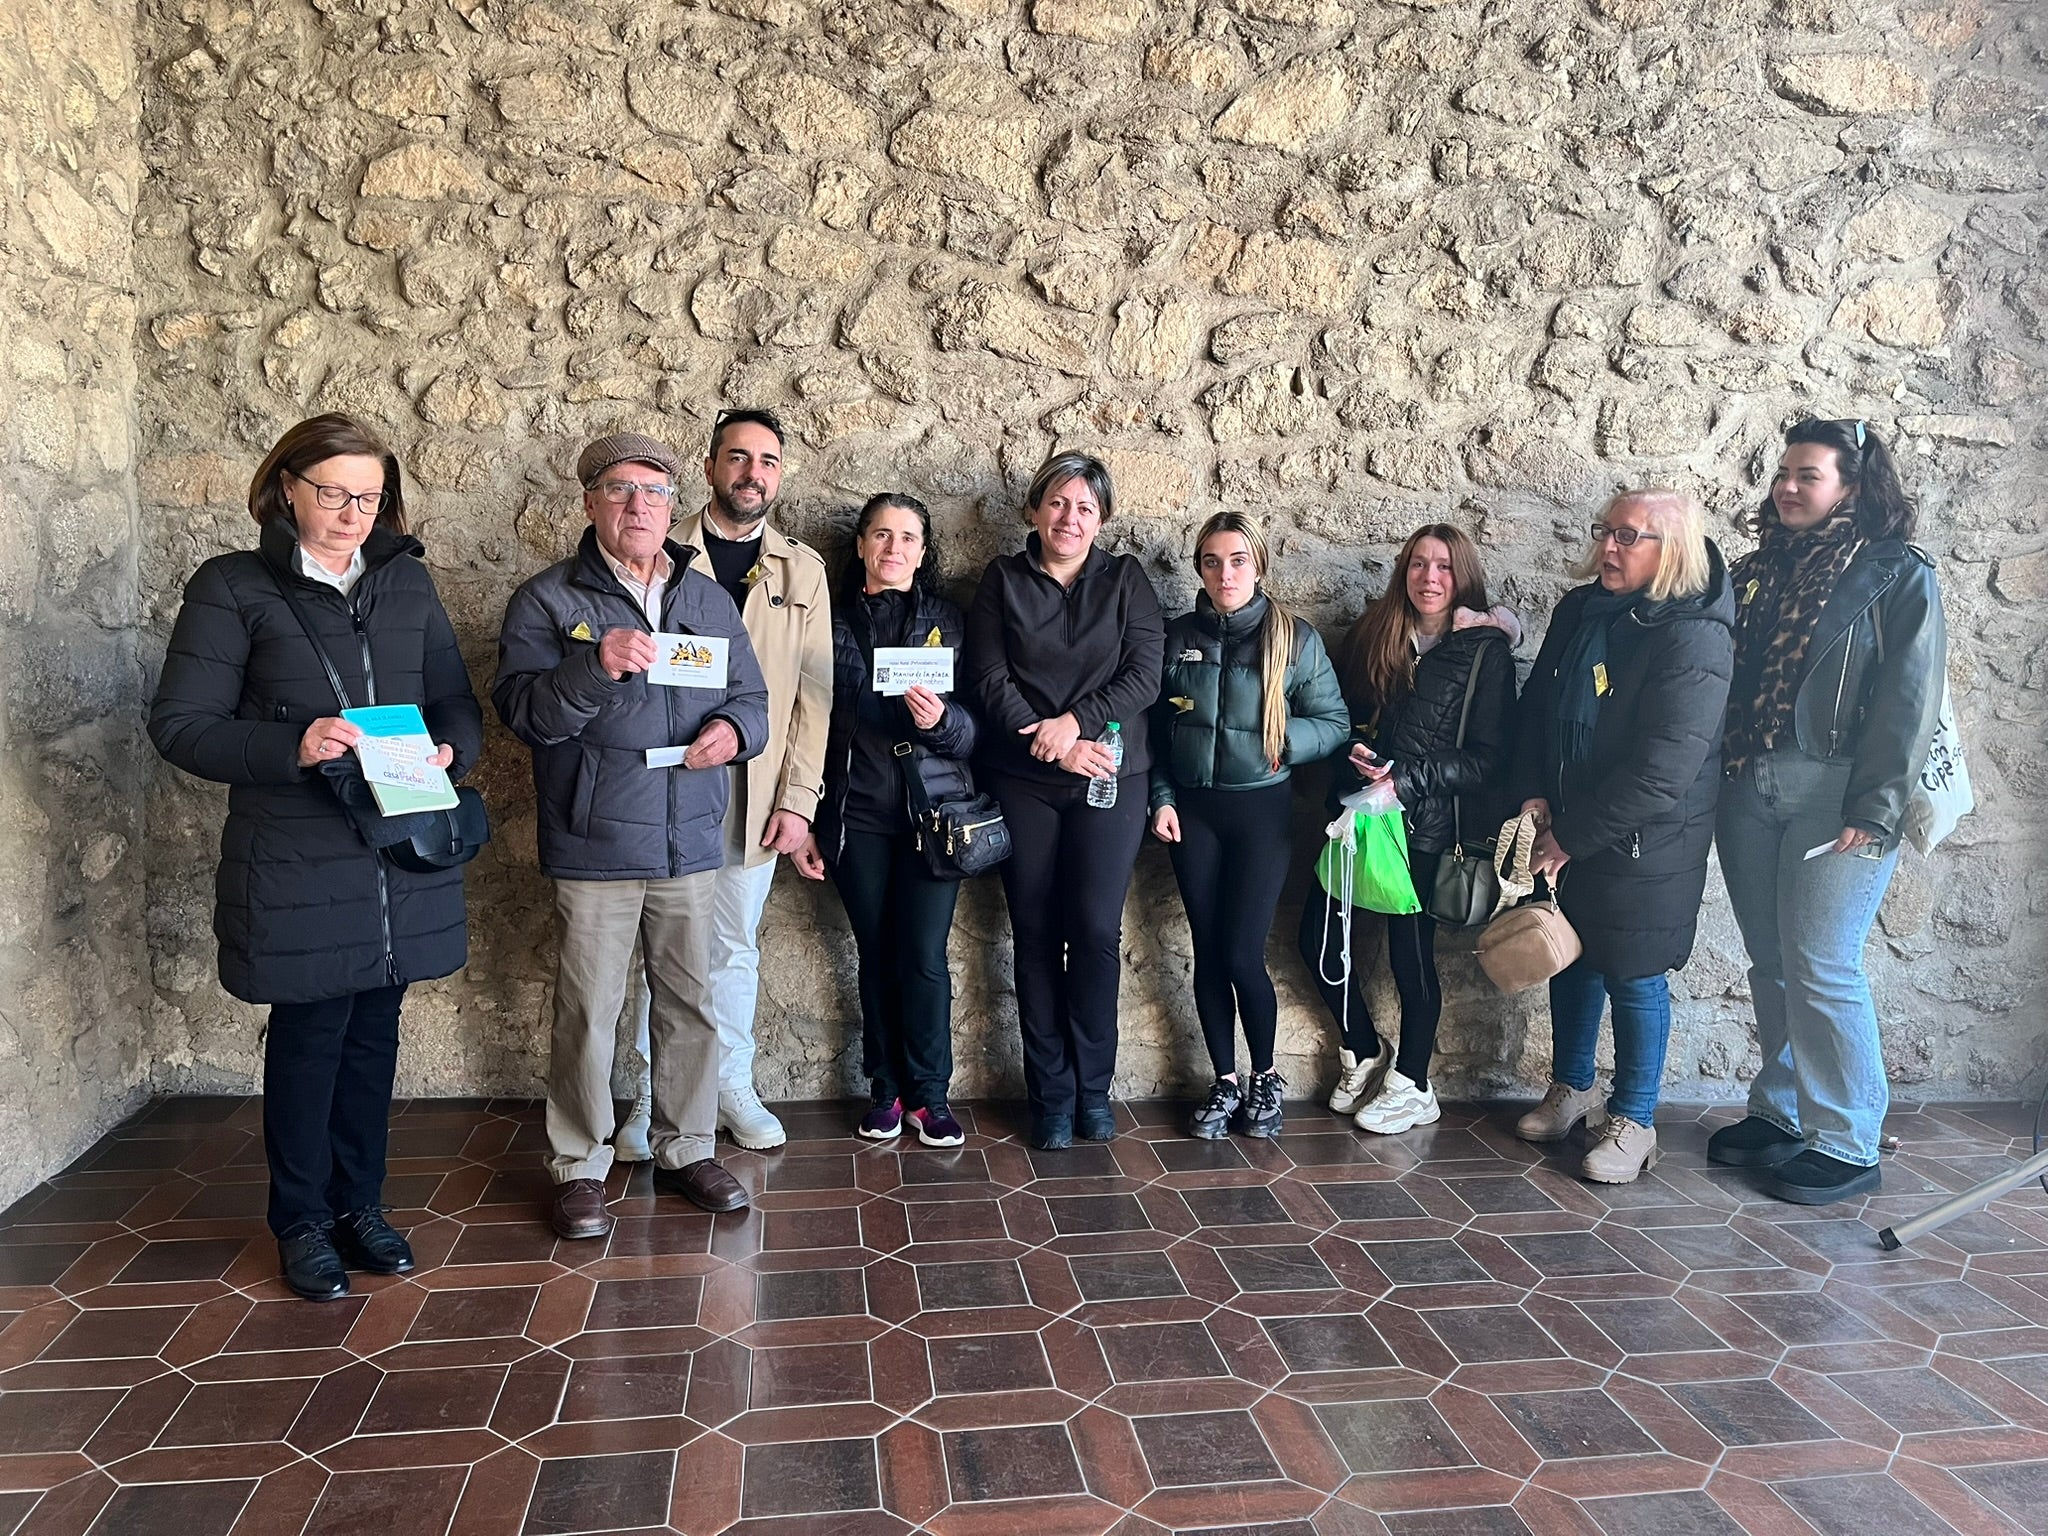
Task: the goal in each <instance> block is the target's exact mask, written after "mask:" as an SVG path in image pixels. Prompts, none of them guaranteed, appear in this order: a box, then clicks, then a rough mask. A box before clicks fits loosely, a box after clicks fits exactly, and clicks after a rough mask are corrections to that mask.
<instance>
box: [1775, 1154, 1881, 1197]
mask: <svg viewBox="0 0 2048 1536" xmlns="http://www.w3.org/2000/svg"><path fill="white" fill-rule="evenodd" d="M1883 1182H1884V1175H1883V1174H1882V1173H1881V1172H1879V1171H1878V1169H1877V1167H1876V1166H1875V1165H1872V1166H1871V1167H1868V1168H1865V1167H1864V1166H1862V1165H1861V1164H1860V1163H1845V1162H1843V1161H1842V1160H1841V1159H1840V1158H1838V1157H1829V1156H1828V1155H1827V1153H1825V1152H1816V1151H1814V1150H1812V1149H1811V1148H1809V1149H1808V1150H1806V1151H1804V1152H1802V1153H1800V1154H1799V1155H1798V1156H1797V1157H1793V1158H1788V1159H1786V1160H1785V1161H1784V1162H1782V1163H1780V1164H1778V1166H1777V1167H1775V1168H1773V1169H1771V1170H1770V1171H1769V1172H1768V1173H1766V1174H1765V1175H1764V1176H1763V1178H1762V1179H1761V1180H1760V1181H1759V1185H1760V1187H1761V1188H1762V1190H1763V1192H1764V1193H1765V1194H1767V1195H1769V1196H1771V1197H1772V1198H1773V1199H1777V1200H1784V1201H1788V1202H1790V1203H1791V1204H1793V1205H1832V1204H1834V1203H1835V1201H1837V1200H1849V1199H1853V1198H1854V1197H1855V1196H1857V1195H1874V1194H1876V1193H1877V1189H1878V1186H1879V1185H1880V1184H1882V1183H1883Z"/></svg>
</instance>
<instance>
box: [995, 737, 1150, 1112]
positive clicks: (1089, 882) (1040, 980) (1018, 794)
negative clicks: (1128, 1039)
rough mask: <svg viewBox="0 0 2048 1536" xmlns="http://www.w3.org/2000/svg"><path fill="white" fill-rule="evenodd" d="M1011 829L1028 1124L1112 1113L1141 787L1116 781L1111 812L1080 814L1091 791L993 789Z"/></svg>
mask: <svg viewBox="0 0 2048 1536" xmlns="http://www.w3.org/2000/svg"><path fill="white" fill-rule="evenodd" d="M989 788H990V790H991V791H992V792H993V793H994V795H995V797H996V799H997V800H998V801H1000V802H1001V804H1002V807H1003V819H1004V820H1005V821H1007V822H1008V823H1009V824H1010V845H1011V848H1012V850H1013V851H1012V852H1011V854H1010V857H1009V858H1007V859H1005V860H1004V861H1003V863H1002V865H1001V869H1002V874H1003V897H1004V900H1005V901H1006V902H1007V903H1008V904H1009V908H1010V932H1011V935H1012V936H1013V938H1014V939H1015V942H1016V947H1017V1023H1018V1026H1019V1028H1020V1029H1021V1031H1022V1033H1023V1036H1024V1092H1025V1095H1026V1096H1027V1097H1028V1098H1029V1100H1030V1102H1031V1113H1032V1114H1033V1115H1034V1116H1044V1115H1071V1114H1072V1113H1073V1112H1074V1106H1075V1104H1076V1103H1077V1102H1078V1103H1081V1104H1088V1105H1100V1104H1106V1103H1107V1102H1108V1101H1109V1083H1110V1079H1111V1078H1113V1077H1114V1076H1116V1012H1117V989H1118V984H1119V982H1120V981H1121V979H1122V976H1123V922H1124V893H1125V892H1126V891H1128V890H1129V889H1130V885H1131V866H1132V865H1134V864H1135V863H1136V862H1137V860H1138V843H1139V841H1140V839H1142V838H1143V837H1144V835H1145V789H1146V779H1145V775H1144V774H1142V773H1133V774H1129V775H1126V776H1125V777H1123V778H1121V779H1119V780H1118V781H1117V800H1116V804H1115V805H1113V806H1110V807H1108V808H1106V809H1098V808H1097V807H1095V806H1091V805H1089V804H1088V800H1087V797H1088V781H1087V780H1086V779H1082V778H1073V779H1072V781H1071V782H1070V783H1042V782H1040V781H1038V780H1036V779H1024V778H1017V777H1014V776H1012V775H1010V774H996V775H992V781H991V783H990V785H989Z"/></svg>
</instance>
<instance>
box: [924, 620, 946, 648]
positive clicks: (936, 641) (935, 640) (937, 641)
mask: <svg viewBox="0 0 2048 1536" xmlns="http://www.w3.org/2000/svg"><path fill="white" fill-rule="evenodd" d="M924 643H925V645H926V647H927V648H929V647H931V646H935V645H944V644H945V643H946V642H945V640H944V639H943V638H942V637H941V636H940V634H939V626H938V625H936V624H934V625H933V626H932V632H931V633H930V634H928V635H926V636H925V637H924Z"/></svg>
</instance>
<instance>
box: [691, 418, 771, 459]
mask: <svg viewBox="0 0 2048 1536" xmlns="http://www.w3.org/2000/svg"><path fill="white" fill-rule="evenodd" d="M748 425H752V426H756V427H766V428H767V429H768V430H769V431H770V432H773V433H774V434H775V446H776V447H777V448H780V447H781V446H782V423H781V422H780V421H779V420H777V419H776V415H775V413H774V412H773V411H752V410H748V411H720V412H719V413H718V414H717V415H716V416H714V417H712V418H711V446H710V447H709V448H707V449H705V450H704V452H705V457H707V458H710V457H714V456H716V454H717V453H718V440H719V438H721V437H723V436H724V435H725V429H726V428H727V427H744V426H748Z"/></svg>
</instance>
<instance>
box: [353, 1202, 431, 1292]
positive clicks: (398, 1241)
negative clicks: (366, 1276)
mask: <svg viewBox="0 0 2048 1536" xmlns="http://www.w3.org/2000/svg"><path fill="white" fill-rule="evenodd" d="M334 1250H335V1252H337V1253H339V1254H340V1255H341V1261H342V1263H344V1264H346V1265H347V1266H348V1267H349V1268H350V1269H360V1270H364V1271H367V1272H368V1273H370V1274H373V1275H409V1274H411V1273H412V1268H413V1263H412V1245H411V1244H410V1243H408V1242H406V1240H405V1239H404V1238H403V1237H401V1236H400V1235H399V1234H398V1232H397V1231H396V1230H395V1229H394V1228H393V1227H392V1225H391V1223H390V1222H388V1221H386V1220H385V1219H384V1211H383V1208H382V1207H380V1206H375V1205H366V1206H364V1207H363V1208H362V1209H361V1210H360V1211H350V1212H349V1213H348V1214H347V1215H346V1216H343V1217H342V1218H341V1219H340V1220H338V1221H337V1222H335V1224H334Z"/></svg>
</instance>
